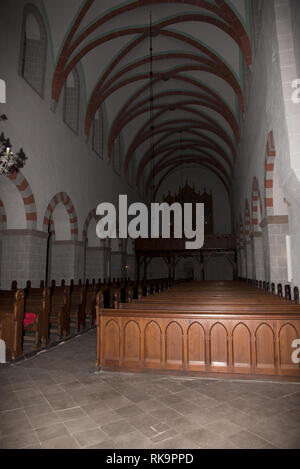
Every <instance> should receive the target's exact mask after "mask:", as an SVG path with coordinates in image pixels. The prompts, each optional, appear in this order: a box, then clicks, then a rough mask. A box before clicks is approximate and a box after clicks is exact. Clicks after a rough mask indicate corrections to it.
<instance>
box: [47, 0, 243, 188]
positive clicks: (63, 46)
mask: <svg viewBox="0 0 300 469" xmlns="http://www.w3.org/2000/svg"><path fill="white" fill-rule="evenodd" d="M42 3H43V8H44V14H45V15H46V16H47V19H48V27H49V34H51V38H52V43H51V46H52V62H53V82H52V98H53V100H54V101H56V102H58V101H59V100H60V98H61V96H62V91H63V87H64V83H65V82H66V79H67V78H68V75H69V74H70V72H71V71H72V70H73V68H74V67H76V68H77V70H80V74H81V77H82V80H83V83H84V89H85V100H86V108H85V115H84V131H85V134H86V135H87V136H88V135H89V134H90V132H91V128H92V123H93V119H94V117H95V115H96V113H97V110H98V109H99V108H100V107H102V109H103V110H105V114H106V120H107V135H106V137H107V155H108V158H110V157H111V155H112V148H113V143H114V141H115V139H116V138H118V136H122V147H123V152H124V153H123V154H124V157H123V171H124V172H125V173H126V171H128V170H129V169H130V167H131V166H130V165H131V163H132V159H134V161H135V175H134V177H135V182H136V183H137V184H139V183H140V182H141V181H144V182H145V184H146V186H147V188H148V190H149V191H150V190H151V187H153V184H155V187H156V190H157V189H158V185H160V184H161V183H162V181H163V180H164V179H165V178H166V177H168V176H169V175H170V174H172V171H175V170H176V168H178V166H179V165H181V164H182V160H184V164H189V165H190V164H191V165H197V166H198V165H199V166H200V167H204V168H206V169H207V168H208V169H210V170H211V171H212V172H214V173H215V174H216V175H217V177H218V178H219V179H220V180H221V181H222V183H223V184H224V186H225V188H226V190H227V192H230V188H231V183H232V177H233V171H234V166H235V159H236V157H237V145H238V143H239V138H240V135H239V117H240V115H241V114H242V113H243V112H244V91H243V74H244V68H245V66H249V65H250V64H251V44H250V39H249V12H248V1H247V0H231V1H229V0H227V1H225V0H174V1H173V0H139V1H134V0H129V1H125V2H121V1H119V0H101V1H100V0H84V1H82V0H63V2H62V1H61V0H43V2H42ZM150 14H151V22H152V27H151V28H150ZM151 43H152V60H151V55H150V45H151ZM151 70H152V71H153V75H151V74H150V71H151ZM153 145H154V148H155V151H153ZM153 181H155V182H153Z"/></svg>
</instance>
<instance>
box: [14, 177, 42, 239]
mask: <svg viewBox="0 0 300 469" xmlns="http://www.w3.org/2000/svg"><path fill="white" fill-rule="evenodd" d="M7 178H8V179H9V180H10V181H11V182H12V183H13V184H14V185H15V186H16V188H17V189H18V191H19V192H20V195H21V197H22V200H23V204H24V209H25V217H26V228H27V229H32V230H36V228H37V210H36V204H35V198H34V195H33V192H32V189H31V187H30V184H29V183H28V181H27V179H26V178H25V176H24V175H23V173H22V172H21V171H20V170H16V171H14V172H13V173H12V174H9V175H8V176H7Z"/></svg>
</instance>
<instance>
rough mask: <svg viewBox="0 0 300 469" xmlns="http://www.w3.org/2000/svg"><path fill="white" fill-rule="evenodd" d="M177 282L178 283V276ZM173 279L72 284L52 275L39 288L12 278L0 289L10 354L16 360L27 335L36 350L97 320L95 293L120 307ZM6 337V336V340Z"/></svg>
mask: <svg viewBox="0 0 300 469" xmlns="http://www.w3.org/2000/svg"><path fill="white" fill-rule="evenodd" d="M176 283H179V281H177V282H176ZM174 285H175V282H173V281H170V280H167V279H158V280H151V281H147V282H144V283H143V282H132V281H130V280H124V279H117V280H115V279H113V280H112V281H111V280H110V279H108V280H107V281H106V280H105V279H104V281H103V282H101V280H100V279H99V280H98V282H96V281H95V280H93V281H92V282H91V283H90V282H89V281H88V280H87V281H86V283H84V284H83V283H82V281H80V280H79V282H78V284H75V283H74V281H71V284H70V285H69V286H67V285H66V282H65V281H64V280H62V282H61V284H60V285H59V286H58V285H56V282H55V281H53V282H52V284H51V287H50V288H47V287H45V285H44V282H43V281H42V282H41V283H40V288H32V287H31V282H30V281H28V282H27V285H26V288H24V289H19V288H18V285H17V282H13V283H12V286H11V290H10V291H0V340H2V341H4V343H5V348H6V359H7V360H15V359H17V358H19V357H20V356H22V354H23V353H24V348H25V346H24V344H25V343H26V340H27V339H28V340H29V341H30V340H31V341H32V340H33V342H34V344H33V347H34V349H35V350H39V349H41V347H43V346H47V345H48V344H49V342H50V341H59V340H61V339H64V338H67V337H69V336H70V334H71V329H72V331H74V333H79V332H80V331H82V330H84V329H89V328H92V327H94V326H95V320H96V298H97V302H98V306H99V307H100V308H108V309H109V308H114V309H117V308H119V305H120V304H121V302H123V303H124V304H126V303H131V302H133V301H134V300H141V299H142V298H143V296H146V295H150V294H151V295H154V294H155V293H159V292H161V291H165V290H167V289H169V288H171V287H173V286H174ZM2 343H3V342H2Z"/></svg>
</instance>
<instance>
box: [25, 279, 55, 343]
mask: <svg viewBox="0 0 300 469" xmlns="http://www.w3.org/2000/svg"><path fill="white" fill-rule="evenodd" d="M49 316H50V288H30V289H26V290H25V317H24V323H23V329H24V334H25V335H26V333H30V332H34V334H35V348H37V349H38V348H40V347H41V345H42V343H44V344H45V345H48V343H49Z"/></svg>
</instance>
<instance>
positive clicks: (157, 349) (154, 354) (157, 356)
mask: <svg viewBox="0 0 300 469" xmlns="http://www.w3.org/2000/svg"><path fill="white" fill-rule="evenodd" d="M161 360H162V334H161V329H160V327H159V325H158V324H157V323H156V322H154V321H151V322H150V323H148V324H147V326H146V327H145V361H146V362H155V363H161Z"/></svg>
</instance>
